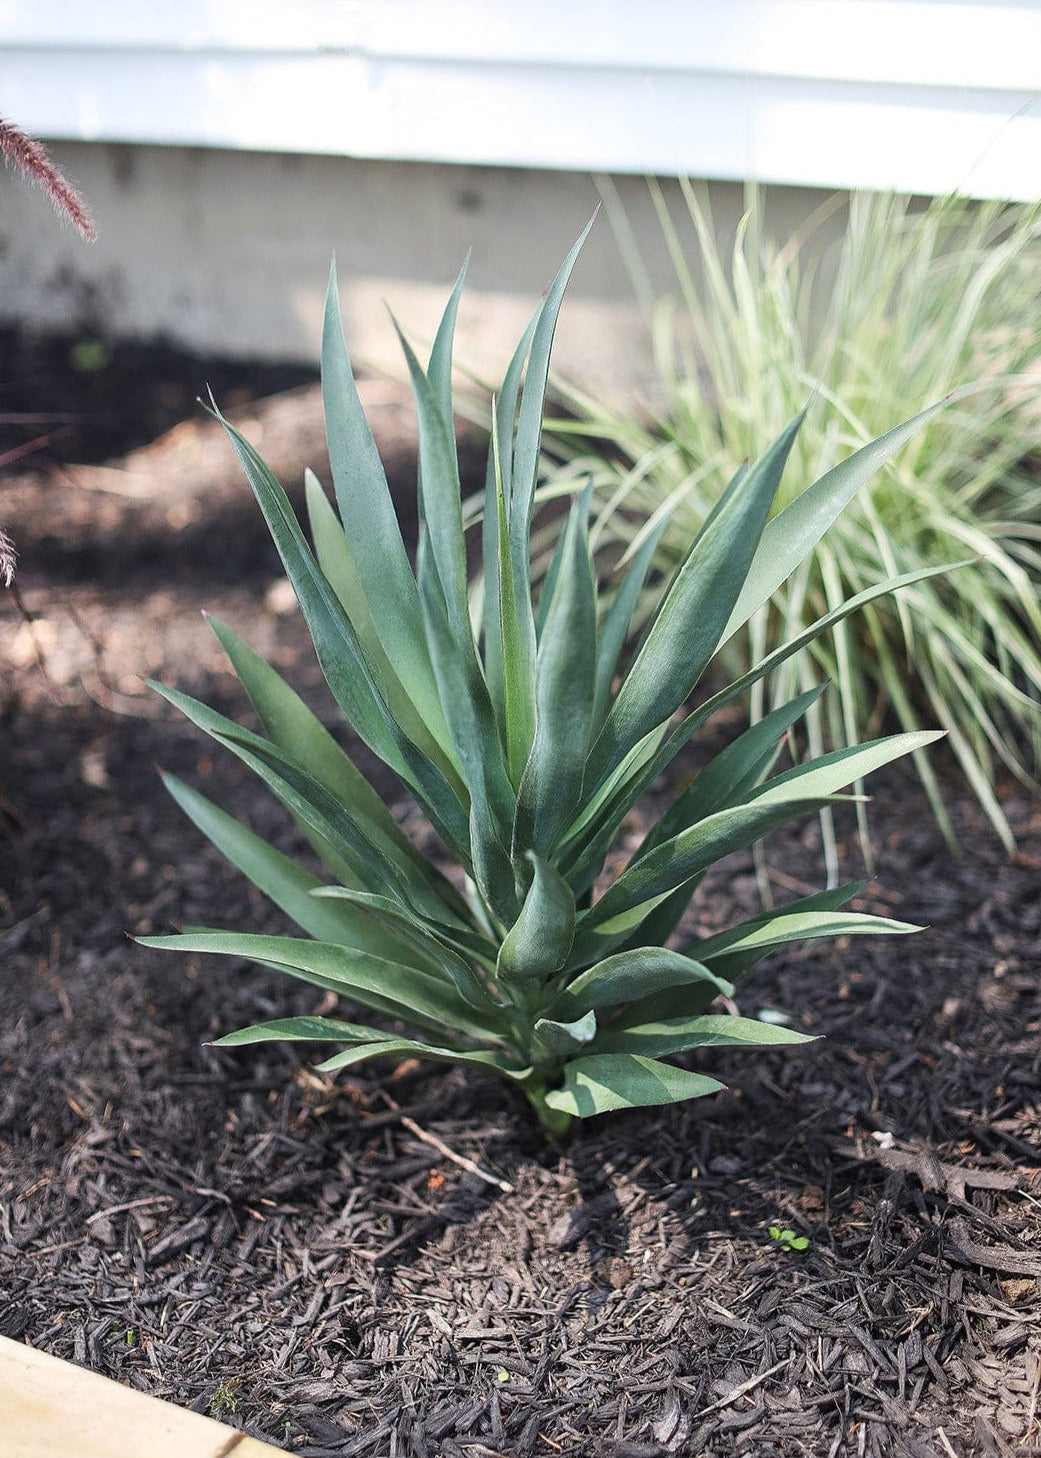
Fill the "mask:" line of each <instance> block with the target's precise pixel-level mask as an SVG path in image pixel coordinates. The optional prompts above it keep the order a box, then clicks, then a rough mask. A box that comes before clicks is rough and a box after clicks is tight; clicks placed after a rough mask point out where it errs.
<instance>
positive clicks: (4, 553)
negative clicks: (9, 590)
mask: <svg viewBox="0 0 1041 1458" xmlns="http://www.w3.org/2000/svg"><path fill="white" fill-rule="evenodd" d="M14 564H15V550H14V543H13V542H12V541H11V538H10V537H9V536H7V535H6V534H5V533H4V532H0V582H2V583H3V584H4V586H5V587H10V586H11V583H12V582H13V581H14Z"/></svg>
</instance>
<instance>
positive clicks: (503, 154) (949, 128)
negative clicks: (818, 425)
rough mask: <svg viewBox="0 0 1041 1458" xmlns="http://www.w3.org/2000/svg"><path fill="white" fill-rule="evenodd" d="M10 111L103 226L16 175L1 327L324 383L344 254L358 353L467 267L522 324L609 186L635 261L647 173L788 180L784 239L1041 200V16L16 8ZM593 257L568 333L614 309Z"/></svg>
mask: <svg viewBox="0 0 1041 1458" xmlns="http://www.w3.org/2000/svg"><path fill="white" fill-rule="evenodd" d="M0 114H6V115H8V116H10V117H11V118H12V119H15V120H17V121H18V122H19V123H20V124H21V125H23V126H25V127H26V128H27V129H28V130H30V131H32V132H34V133H35V134H37V135H39V136H41V137H44V138H47V139H49V140H51V141H52V143H53V144H54V147H53V150H54V152H55V155H56V156H57V157H58V159H59V160H60V161H62V162H64V163H66V165H68V166H69V168H70V170H71V171H72V173H73V175H74V176H75V177H76V178H77V180H78V181H79V182H80V184H81V185H82V187H83V189H84V191H85V193H86V194H87V196H88V198H89V200H90V201H91V203H92V205H93V207H94V209H95V212H96V213H97V215H98V221H99V223H100V226H101V241H100V242H99V243H98V244H97V245H96V246H95V248H94V249H92V250H87V249H84V248H83V247H82V246H81V245H79V243H78V241H76V240H74V239H72V238H71V237H70V236H68V235H66V234H65V233H62V232H60V231H59V230H57V229H56V228H55V227H54V225H53V222H52V220H51V219H50V217H49V216H48V214H47V211H46V208H45V206H44V205H43V204H42V202H41V200H40V199H39V198H38V197H34V196H29V195H27V194H25V193H24V190H22V189H20V188H18V187H17V185H16V184H15V183H14V182H13V180H12V179H10V178H0V234H2V235H3V236H2V237H0V243H2V244H3V247H4V250H5V251H4V254H3V258H2V261H0V315H3V316H6V317H8V318H10V317H27V316H30V317H37V318H40V319H48V320H52V321H53V320H56V319H57V318H63V319H69V318H70V317H72V318H76V317H78V318H80V319H82V320H83V321H84V323H87V322H89V319H88V315H89V314H90V312H91V311H93V316H94V319H95V320H96V322H97V324H98V325H99V327H106V328H112V329H116V330H120V331H123V332H128V333H141V332H145V333H149V332H152V333H154V332H157V331H162V332H166V333H170V334H173V335H174V336H176V337H179V338H182V339H184V340H186V341H188V342H191V343H195V344H197V345H198V346H199V347H203V348H214V347H221V348H232V349H236V350H238V349H249V350H250V351H256V352H259V353H263V354H267V355H277V354H292V355H304V356H309V355H311V354H312V353H313V349H314V330H315V328H316V321H317V316H318V303H319V298H320V291H321V280H322V277H323V275H324V271H325V262H326V260H327V258H328V254H329V252H330V251H331V250H332V248H333V247H338V248H339V250H340V258H341V275H342V276H343V277H344V279H345V284H346V292H347V301H348V308H349V312H351V311H353V313H354V314H355V316H356V322H357V328H358V330H359V331H360V337H361V338H362V340H363V348H365V349H370V348H372V347H373V346H374V345H375V341H376V340H378V339H380V338H382V336H383V334H384V333H385V326H384V323H383V317H382V312H381V310H380V309H379V308H377V307H376V306H375V304H374V302H373V301H374V300H376V299H377V298H379V297H380V295H381V294H384V293H385V294H386V295H387V296H388V297H389V298H391V299H393V301H394V303H395V306H396V307H397V308H398V309H399V311H400V312H402V313H405V314H406V315H408V314H409V313H411V312H413V311H415V312H418V314H419V315H420V321H419V322H420V323H421V324H423V323H425V322H426V320H427V318H428V316H429V315H430V312H431V310H432V307H433V298H434V297H435V296H436V295H437V294H439V293H440V291H441V289H442V287H443V285H444V282H445V281H446V280H447V279H448V278H450V277H451V275H452V273H453V272H454V268H455V265H456V263H457V262H458V259H459V258H460V257H461V255H462V253H463V252H465V250H466V247H467V246H468V245H469V244H471V243H472V244H474V245H475V264H474V284H475V289H476V292H477V295H478V301H479V302H480V303H481V304H482V306H483V308H482V309H481V310H479V311H478V314H479V315H480V317H481V318H482V319H485V320H488V319H492V318H494V317H497V316H496V315H495V312H494V310H493V309H492V308H491V306H492V304H493V302H496V301H497V303H496V307H498V306H499V305H503V306H506V305H507V304H508V305H509V308H510V310H512V311H513V313H515V314H516V317H518V318H519V317H520V312H522V311H523V309H526V307H527V304H528V302H529V300H530V295H531V292H532V290H533V289H534V291H535V292H537V291H538V289H539V288H541V286H542V284H543V283H544V282H545V278H546V276H547V273H548V272H549V271H550V270H551V268H552V265H553V261H554V260H555V259H556V257H557V256H559V255H560V254H561V253H562V252H563V251H564V249H565V248H566V246H567V244H568V242H569V241H570V240H571V238H572V237H573V235H574V234H575V233H576V232H577V229H578V226H579V225H580V223H581V221H582V219H583V218H584V217H585V216H587V215H588V212H589V209H590V207H591V205H592V203H593V201H594V198H595V194H594V190H593V188H592V186H591V184H590V182H589V180H588V174H589V173H590V172H593V171H603V172H610V173H613V174H615V176H616V177H619V178H620V179H621V186H622V189H623V193H624V195H625V197H626V199H627V200H628V202H629V203H630V206H631V207H632V208H633V209H634V210H635V211H636V214H637V226H638V228H641V229H642V230H643V232H644V233H645V234H646V236H647V237H648V240H649V242H648V246H650V240H651V239H652V236H653V228H652V227H651V226H650V225H649V223H648V221H647V215H646V208H645V205H644V204H645V199H644V197H643V190H642V185H641V184H640V182H639V179H640V177H641V176H642V175H643V174H646V173H658V174H662V175H665V176H679V175H688V176H693V177H699V178H705V179H716V180H718V181H719V186H718V187H717V189H716V192H715V197H716V201H717V203H718V205H719V206H721V207H722V209H723V211H724V213H726V212H728V211H729V212H731V213H732V212H733V211H734V210H736V208H737V207H738V206H739V200H740V192H739V188H737V187H736V186H735V184H736V183H738V182H739V181H740V180H742V179H746V178H755V179H757V180H759V181H762V182H767V183H771V184H776V185H777V189H776V191H777V196H778V211H779V215H780V216H781V217H787V218H792V219H794V218H796V217H797V216H798V214H799V213H800V211H805V210H806V209H807V208H808V207H809V206H810V205H811V203H810V200H809V199H808V198H807V197H806V195H805V193H800V192H799V191H789V189H799V188H820V187H826V188H829V189H830V188H845V187H894V188H898V189H901V190H907V191H916V192H926V193H928V192H940V191H946V190H949V189H953V188H956V189H959V190H962V191H966V192H969V193H970V194H972V195H975V196H1007V197H1019V198H1033V197H1041V3H1037V0H1019V3H995V0H966V3H947V0H640V3H637V0H599V3H593V0H445V3H436V0H356V3H347V0H298V3H295V4H294V3H288V0H282V3H279V4H273V3H268V0H252V3H251V0H179V3H177V4H169V5H153V4H143V3H141V0H107V3H106V0H0ZM294 159H295V160H294ZM413 164H427V165H423V166H420V165H413ZM575 174H578V175H577V176H576V175H575ZM627 178H628V180H626V179H627ZM600 234H601V237H600V239H599V240H598V241H597V243H596V244H594V246H593V248H592V250H591V251H590V254H589V257H588V258H587V259H586V260H584V261H583V265H582V272H581V273H580V275H579V278H578V279H577V280H576V283H577V284H578V288H577V290H576V297H577V300H578V304H579V305H581V304H582V303H583V300H585V301H588V302H589V303H590V304H593V303H595V302H597V301H612V300H614V301H618V300H620V299H622V298H624V297H625V294H626V286H625V283H624V280H623V279H622V277H621V271H620V269H619V267H618V264H617V259H616V257H615V255H614V252H613V250H612V248H611V246H610V240H609V236H608V230H607V228H606V225H604V226H602V227H601V229H600ZM507 279H509V280H510V282H509V284H507V283H506V280H507ZM522 301H523V302H522ZM619 307H621V306H620V305H619ZM489 310H491V312H489ZM630 312H631V311H630ZM623 315H624V319H623ZM476 317H477V316H476V315H475V319H476ZM512 317H513V314H512V313H511V319H512ZM615 323H616V325H617V328H618V330H620V331H621V337H625V338H629V334H628V332H627V331H629V330H630V328H631V323H632V321H631V317H630V315H628V314H625V311H624V309H623V311H622V313H619V314H618V315H617V316H616V319H615ZM370 325H371V329H370ZM473 328H474V330H475V331H477V332H481V330H482V329H483V330H484V331H485V332H486V333H488V332H491V333H494V332H495V329H494V327H493V325H491V324H487V323H486V324H484V325H478V324H477V323H476V322H475V323H474V325H473ZM565 343H566V339H565ZM377 352H378V350H377ZM624 362H625V361H624V358H623V360H622V363H623V364H624Z"/></svg>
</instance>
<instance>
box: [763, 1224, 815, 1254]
mask: <svg viewBox="0 0 1041 1458" xmlns="http://www.w3.org/2000/svg"><path fill="white" fill-rule="evenodd" d="M769 1236H770V1239H771V1240H772V1241H773V1243H774V1245H776V1246H777V1247H778V1248H779V1249H780V1250H786V1251H790V1252H791V1253H792V1254H794V1255H802V1253H803V1251H806V1250H809V1248H810V1237H809V1236H808V1235H798V1234H796V1232H795V1231H794V1230H788V1229H787V1228H786V1227H785V1226H783V1225H771V1226H770V1229H769Z"/></svg>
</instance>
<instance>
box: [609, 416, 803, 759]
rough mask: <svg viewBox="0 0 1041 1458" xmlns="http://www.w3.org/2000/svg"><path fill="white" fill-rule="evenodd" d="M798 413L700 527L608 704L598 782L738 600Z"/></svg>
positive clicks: (682, 694) (678, 685)
mask: <svg viewBox="0 0 1041 1458" xmlns="http://www.w3.org/2000/svg"><path fill="white" fill-rule="evenodd" d="M800 424H801V417H799V418H798V419H796V420H795V421H793V422H792V424H791V425H790V426H789V427H788V428H787V430H785V431H784V432H783V434H782V435H781V436H779V437H778V439H777V440H776V441H775V442H774V444H773V445H772V446H771V447H770V449H769V450H768V451H767V452H766V454H765V455H764V456H763V458H762V459H761V460H760V461H759V462H757V464H756V465H755V466H754V467H753V468H752V470H751V471H749V473H748V475H747V476H745V477H744V478H743V479H742V480H739V481H737V482H736V483H734V484H733V485H732V486H731V487H730V488H729V489H728V491H727V493H726V495H725V497H724V498H723V500H722V501H721V502H720V503H719V505H718V508H717V509H716V510H714V511H713V513H712V515H711V516H710V517H709V519H708V521H706V523H705V525H704V526H703V527H702V529H701V531H700V533H699V534H698V538H697V540H696V541H695V543H694V545H693V547H692V548H691V550H690V553H689V555H688V557H687V559H686V561H685V562H684V563H683V566H682V567H681V568H680V570H679V572H678V573H677V575H676V578H675V580H674V581H673V583H672V585H671V587H670V588H669V591H668V592H667V594H666V596H665V600H664V602H663V603H662V605H661V608H660V610H659V612H658V614H657V616H656V617H655V619H654V622H653V623H652V624H651V627H650V629H649V631H648V633H647V637H646V639H645V640H644V643H643V647H642V648H641V649H640V651H639V653H638V654H637V656H636V661H635V662H634V663H633V666H632V668H631V669H630V670H629V673H628V674H627V676H626V678H625V681H624V682H623V684H622V686H621V688H620V689H619V691H618V696H617V698H616V699H615V701H614V704H613V705H612V706H611V709H610V712H609V713H608V716H607V720H606V722H605V724H604V727H603V730H602V732H601V735H600V739H599V740H598V742H597V744H596V746H595V747H594V749H593V753H592V756H591V759H592V764H591V767H590V768H591V773H592V774H594V776H595V777H594V779H593V780H592V783H595V784H598V783H600V781H602V780H603V779H604V778H605V777H606V775H607V774H609V773H610V771H611V770H612V769H613V768H614V767H615V765H616V764H618V763H619V761H620V760H621V759H622V758H623V757H624V756H625V754H626V753H627V752H628V750H629V749H630V747H631V746H632V745H633V744H635V743H636V742H637V741H638V740H640V739H642V738H643V736H644V735H645V734H647V733H648V731H649V730H651V729H653V728H654V727H655V726H656V725H658V724H664V723H665V722H666V721H667V720H668V719H669V718H670V716H671V715H672V714H673V713H674V712H675V710H676V709H678V708H679V706H680V704H682V703H683V701H684V699H686V697H687V695H688V694H689V693H690V691H691V689H692V688H693V687H694V685H695V684H696V683H697V681H698V679H699V678H700V677H701V674H702V672H703V671H704V668H705V665H706V664H707V663H708V661H709V659H710V658H711V657H712V654H713V653H714V652H715V649H716V645H717V643H718V642H719V635H720V632H721V631H722V629H723V626H724V624H725V623H726V621H727V618H728V617H729V615H730V612H731V610H732V608H733V605H734V603H735V602H736V601H737V597H738V594H739V593H740V591H741V588H742V585H743V583H744V581H745V577H746V575H747V573H748V568H749V564H750V563H751V561H752V557H753V555H754V553H755V549H756V545H757V544H758V541H759V538H760V536H761V534H762V531H763V527H764V525H765V523H766V518H767V514H768V512H769V510H770V506H771V504H772V502H773V499H774V496H775V494H776V491H777V487H778V485H779V484H780V480H781V473H782V471H783V470H784V465H785V462H786V461H787V459H788V455H789V452H790V451H791V448H792V444H793V442H794V440H795V436H796V432H797V431H798V429H799V425H800Z"/></svg>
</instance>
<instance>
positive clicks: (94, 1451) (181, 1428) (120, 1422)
mask: <svg viewBox="0 0 1041 1458" xmlns="http://www.w3.org/2000/svg"><path fill="white" fill-rule="evenodd" d="M73 1454H75V1458H276V1455H278V1454H283V1450H282V1449H280V1448H272V1447H271V1445H270V1444H269V1443H261V1442H258V1441H257V1439H256V1438H248V1437H247V1436H246V1434H245V1433H240V1432H239V1431H238V1430H237V1429H236V1428H229V1427H228V1426H227V1425H226V1424H225V1423H218V1422H214V1420H213V1419H212V1418H208V1417H202V1416H201V1414H199V1413H197V1412H186V1411H185V1410H184V1408H180V1407H174V1406H173V1404H172V1403H169V1402H162V1401H160V1399H159V1398H158V1397H149V1396H148V1395H147V1394H146V1393H144V1392H137V1391H136V1390H135V1389H134V1388H132V1387H123V1386H122V1385H121V1384H120V1383H119V1382H111V1381H110V1380H109V1379H108V1378H107V1377H100V1376H99V1375H98V1374H97V1373H96V1372H88V1371H87V1370H86V1369H85V1368H83V1367H77V1366H75V1364H74V1363H72V1362H63V1361H61V1360H60V1358H58V1357H51V1356H48V1354H47V1353H46V1352H38V1351H36V1349H35V1348H34V1347H27V1346H24V1345H23V1344H22V1343H21V1342H13V1341H10V1340H9V1339H8V1338H7V1337H0V1458H71V1455H73ZM283 1458H284V1454H283Z"/></svg>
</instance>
